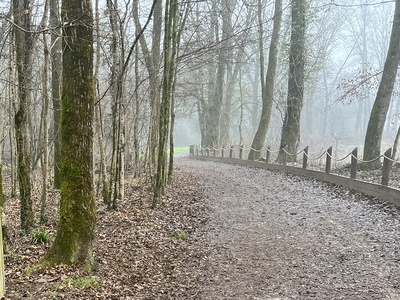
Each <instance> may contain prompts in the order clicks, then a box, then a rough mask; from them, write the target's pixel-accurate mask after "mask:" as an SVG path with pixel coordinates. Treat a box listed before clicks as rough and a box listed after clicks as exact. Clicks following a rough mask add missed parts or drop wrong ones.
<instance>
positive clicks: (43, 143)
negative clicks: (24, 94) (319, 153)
mask: <svg viewBox="0 0 400 300" xmlns="http://www.w3.org/2000/svg"><path fill="white" fill-rule="evenodd" d="M48 4H49V0H47V1H46V4H45V8H44V12H43V19H42V22H41V27H42V28H45V27H47V22H48V18H47V13H48V6H49V5H48ZM43 55H44V65H43V75H42V113H41V133H40V135H41V138H40V142H39V143H40V153H41V168H42V195H41V199H40V223H41V224H44V223H47V212H46V205H47V184H48V164H49V163H48V161H49V149H48V141H49V130H48V115H49V92H48V70H49V60H50V54H49V49H48V46H47V35H46V32H44V33H43Z"/></svg>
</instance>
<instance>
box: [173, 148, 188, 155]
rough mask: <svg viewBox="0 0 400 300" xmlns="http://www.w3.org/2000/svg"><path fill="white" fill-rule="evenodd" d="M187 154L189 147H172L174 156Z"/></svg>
mask: <svg viewBox="0 0 400 300" xmlns="http://www.w3.org/2000/svg"><path fill="white" fill-rule="evenodd" d="M185 153H189V147H174V154H185Z"/></svg>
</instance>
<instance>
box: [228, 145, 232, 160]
mask: <svg viewBox="0 0 400 300" xmlns="http://www.w3.org/2000/svg"><path fill="white" fill-rule="evenodd" d="M232 157H233V145H232V146H231V149H229V158H232Z"/></svg>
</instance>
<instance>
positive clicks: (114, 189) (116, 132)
mask: <svg viewBox="0 0 400 300" xmlns="http://www.w3.org/2000/svg"><path fill="white" fill-rule="evenodd" d="M107 7H108V10H109V14H110V24H111V31H112V57H113V58H112V65H111V88H110V90H111V96H112V99H113V105H112V114H113V150H112V159H111V177H110V195H111V197H110V199H111V202H112V203H111V207H112V208H113V209H117V202H118V201H119V200H122V199H123V197H124V173H125V171H124V170H125V157H124V144H125V128H124V127H125V122H124V119H125V117H124V114H125V109H124V103H123V101H124V96H123V78H124V76H123V74H122V72H123V70H122V63H123V62H122V58H123V56H124V54H123V53H124V50H123V41H122V36H121V32H122V29H121V28H120V26H122V24H119V22H118V15H117V11H118V1H117V0H114V1H111V0H107ZM111 207H109V208H111Z"/></svg>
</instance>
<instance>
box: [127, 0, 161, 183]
mask: <svg viewBox="0 0 400 300" xmlns="http://www.w3.org/2000/svg"><path fill="white" fill-rule="evenodd" d="M138 4H139V1H138V0H134V1H133V18H134V20H135V26H136V30H137V32H140V31H142V26H141V24H140V19H139V5H138ZM161 28H162V1H161V0H158V1H156V2H155V3H154V23H153V35H152V48H151V51H150V50H149V47H148V45H147V42H146V39H145V37H144V36H143V35H141V36H140V38H139V42H140V46H141V48H142V52H143V55H144V60H145V65H146V69H147V72H148V74H149V84H150V109H151V112H150V124H149V136H148V149H147V152H148V157H147V158H148V162H147V164H148V173H149V176H150V180H151V182H154V178H155V177H154V172H155V170H156V169H157V149H158V143H159V141H158V133H159V123H158V121H159V116H160V75H159V69H160V52H161V50H160V44H161Z"/></svg>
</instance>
